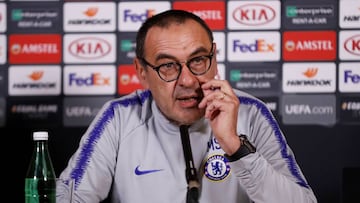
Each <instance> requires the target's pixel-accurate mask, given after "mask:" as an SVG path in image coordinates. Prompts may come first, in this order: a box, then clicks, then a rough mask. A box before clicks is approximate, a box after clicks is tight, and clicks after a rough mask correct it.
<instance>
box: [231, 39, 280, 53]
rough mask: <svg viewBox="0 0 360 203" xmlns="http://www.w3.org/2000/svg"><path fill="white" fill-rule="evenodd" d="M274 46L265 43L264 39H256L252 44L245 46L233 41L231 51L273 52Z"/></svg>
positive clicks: (238, 41)
mask: <svg viewBox="0 0 360 203" xmlns="http://www.w3.org/2000/svg"><path fill="white" fill-rule="evenodd" d="M274 46H275V44H270V43H267V42H266V41H265V40H264V39H256V40H255V41H254V42H253V43H250V44H246V43H242V42H241V41H240V40H234V41H233V51H234V52H236V51H240V52H244V53H246V52H274V51H275V47H274Z"/></svg>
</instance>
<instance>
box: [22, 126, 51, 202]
mask: <svg viewBox="0 0 360 203" xmlns="http://www.w3.org/2000/svg"><path fill="white" fill-rule="evenodd" d="M48 136H49V135H48V132H46V131H38V132H34V133H33V141H34V151H33V154H32V157H31V160H30V164H29V168H28V170H27V173H26V177H25V203H55V201H56V175H55V171H54V167H53V165H52V162H51V158H50V153H49V149H48Z"/></svg>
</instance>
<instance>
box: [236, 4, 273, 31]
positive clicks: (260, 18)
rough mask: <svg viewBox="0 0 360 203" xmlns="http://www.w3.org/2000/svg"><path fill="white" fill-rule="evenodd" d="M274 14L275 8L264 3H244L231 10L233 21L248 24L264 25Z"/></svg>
mask: <svg viewBox="0 0 360 203" xmlns="http://www.w3.org/2000/svg"><path fill="white" fill-rule="evenodd" d="M275 16H276V13H275V10H274V9H273V8H271V7H270V6H268V5H264V4H245V5H243V6H240V7H238V8H236V9H235V10H234V12H233V18H234V20H235V21H237V22H239V23H240V24H244V25H250V26H257V25H264V24H266V23H269V22H271V21H272V20H274V18H275Z"/></svg>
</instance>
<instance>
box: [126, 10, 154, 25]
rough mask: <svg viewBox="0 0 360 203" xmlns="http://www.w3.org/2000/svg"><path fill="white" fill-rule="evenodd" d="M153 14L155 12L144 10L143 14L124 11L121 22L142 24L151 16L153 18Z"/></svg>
mask: <svg viewBox="0 0 360 203" xmlns="http://www.w3.org/2000/svg"><path fill="white" fill-rule="evenodd" d="M154 14H155V10H149V9H148V10H145V12H144V13H140V14H137V13H134V12H133V11H132V10H130V9H126V10H125V11H124V13H123V15H124V16H123V20H124V22H129V21H130V22H134V23H136V22H144V21H145V20H146V19H148V18H150V17H151V16H153V15H154Z"/></svg>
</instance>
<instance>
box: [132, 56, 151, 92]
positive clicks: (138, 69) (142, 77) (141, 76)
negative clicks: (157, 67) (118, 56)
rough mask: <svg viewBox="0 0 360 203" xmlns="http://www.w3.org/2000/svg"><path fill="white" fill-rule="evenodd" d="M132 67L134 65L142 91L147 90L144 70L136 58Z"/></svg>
mask: <svg viewBox="0 0 360 203" xmlns="http://www.w3.org/2000/svg"><path fill="white" fill-rule="evenodd" d="M134 65H135V70H136V75H137V77H138V79H139V81H140V83H141V85H142V86H143V88H144V89H148V88H149V85H148V81H147V78H146V70H145V68H144V67H143V65H142V63H141V61H140V60H139V59H138V58H137V57H135V58H134Z"/></svg>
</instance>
